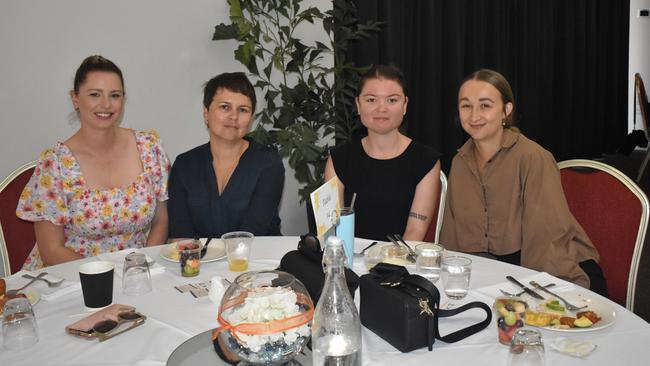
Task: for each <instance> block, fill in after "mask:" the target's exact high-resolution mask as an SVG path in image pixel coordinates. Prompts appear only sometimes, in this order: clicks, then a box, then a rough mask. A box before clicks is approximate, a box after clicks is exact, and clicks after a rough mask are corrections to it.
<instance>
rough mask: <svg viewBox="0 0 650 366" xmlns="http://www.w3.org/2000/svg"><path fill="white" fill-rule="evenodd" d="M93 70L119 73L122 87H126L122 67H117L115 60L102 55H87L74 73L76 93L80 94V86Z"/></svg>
mask: <svg viewBox="0 0 650 366" xmlns="http://www.w3.org/2000/svg"><path fill="white" fill-rule="evenodd" d="M93 71H105V72H112V73H115V74H117V76H119V77H120V82H121V83H122V89H124V77H123V76H122V70H120V68H119V67H117V65H115V64H114V63H113V61H111V60H109V59H107V58H104V57H102V56H100V55H93V56H88V57H86V59H85V60H83V62H81V65H79V68H78V69H77V72H76V73H75V75H74V84H73V85H74V93H75V94H79V87H80V86H81V84H83V83H84V81H86V78H87V77H88V74H89V73H91V72H93Z"/></svg>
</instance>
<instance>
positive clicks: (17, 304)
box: [2, 297, 38, 349]
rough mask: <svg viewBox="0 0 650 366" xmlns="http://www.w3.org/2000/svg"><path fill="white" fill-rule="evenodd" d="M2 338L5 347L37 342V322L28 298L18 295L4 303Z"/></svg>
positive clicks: (16, 347)
mask: <svg viewBox="0 0 650 366" xmlns="http://www.w3.org/2000/svg"><path fill="white" fill-rule="evenodd" d="M2 340H3V344H4V346H5V348H7V349H22V348H25V347H28V346H31V345H33V344H35V343H37V342H38V324H37V323H36V317H35V316H34V311H33V310H32V305H31V304H30V303H29V300H28V299H26V298H24V297H18V298H15V299H11V300H9V301H7V302H6V303H5V307H4V318H3V319H2Z"/></svg>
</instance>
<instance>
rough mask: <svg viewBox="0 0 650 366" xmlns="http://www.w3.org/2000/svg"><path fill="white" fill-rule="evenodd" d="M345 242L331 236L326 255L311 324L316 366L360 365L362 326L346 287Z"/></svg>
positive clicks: (324, 254) (328, 240)
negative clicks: (322, 277)
mask: <svg viewBox="0 0 650 366" xmlns="http://www.w3.org/2000/svg"><path fill="white" fill-rule="evenodd" d="M345 261H346V255H345V250H344V249H343V241H342V240H341V239H339V238H337V237H336V236H330V237H329V238H328V239H327V243H326V245H325V252H324V253H323V266H324V267H325V272H326V274H327V275H326V277H325V285H324V286H323V291H322V292H321V295H320V299H319V300H318V304H317V305H316V310H315V312H314V320H313V322H312V360H313V364H314V366H322V365H327V366H335V365H336V366H339V365H341V366H342V365H345V366H348V365H350V366H352V365H354V366H356V365H359V366H360V365H361V322H360V320H359V312H358V311H357V307H356V306H355V305H354V300H352V296H351V295H350V291H349V290H348V286H347V283H346V282H345V273H344V268H345V267H344V266H345Z"/></svg>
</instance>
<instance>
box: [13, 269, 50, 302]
mask: <svg viewBox="0 0 650 366" xmlns="http://www.w3.org/2000/svg"><path fill="white" fill-rule="evenodd" d="M46 275H47V272H41V273H39V274H38V276H36V277H34V279H33V280H31V281H29V282H27V284H26V285H25V286H23V287H20V288H17V289H13V290H8V291H7V292H6V295H7V296H16V295H17V294H18V291H20V290H24V289H25V288H27V286H29V285H31V284H32V283H34V282H36V280H38V279H40V278H41V277H43V276H46Z"/></svg>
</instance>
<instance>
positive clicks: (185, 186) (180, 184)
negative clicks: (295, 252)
mask: <svg viewBox="0 0 650 366" xmlns="http://www.w3.org/2000/svg"><path fill="white" fill-rule="evenodd" d="M249 142H250V144H249V146H248V149H246V151H244V153H243V154H242V156H241V158H240V159H239V163H238V164H237V167H236V168H235V170H234V171H233V173H232V176H231V177H230V180H229V181H228V184H227V185H226V187H225V189H224V190H223V192H222V193H221V195H219V190H218V188H217V177H216V174H215V171H214V168H213V167H212V153H211V152H210V143H207V144H204V145H201V146H197V147H195V148H194V149H192V150H190V151H187V152H185V153H183V154H181V155H179V156H178V157H177V158H176V161H174V164H173V165H172V170H171V173H170V176H169V187H168V189H169V201H167V209H168V214H169V237H170V238H191V237H214V238H219V237H221V235H222V234H224V233H227V232H230V231H238V230H243V231H249V232H251V233H253V234H255V235H258V236H264V235H282V234H281V233H280V216H279V215H278V205H279V203H280V198H281V197H282V189H283V186H284V165H282V159H281V158H280V156H279V155H278V153H277V151H276V150H275V149H273V148H269V147H265V146H262V145H260V144H258V143H256V142H254V141H250V140H249Z"/></svg>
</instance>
